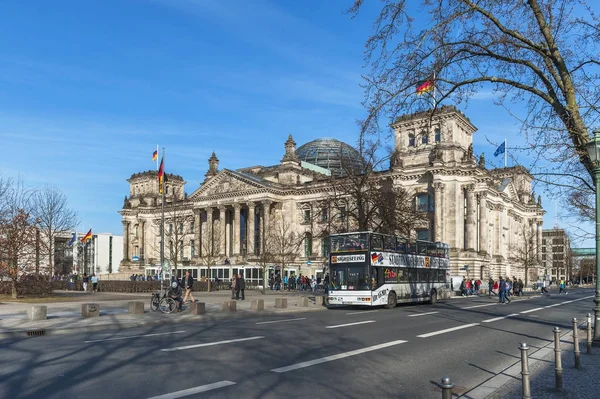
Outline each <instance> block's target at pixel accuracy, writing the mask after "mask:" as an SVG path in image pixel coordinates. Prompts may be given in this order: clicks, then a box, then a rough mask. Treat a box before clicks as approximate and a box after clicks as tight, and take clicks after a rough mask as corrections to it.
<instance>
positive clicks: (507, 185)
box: [497, 177, 519, 200]
mask: <svg viewBox="0 0 600 399" xmlns="http://www.w3.org/2000/svg"><path fill="white" fill-rule="evenodd" d="M497 189H498V191H500V192H501V193H504V194H506V195H507V196H508V197H509V198H510V199H513V200H517V199H518V198H519V195H518V194H517V188H516V187H515V182H514V181H513V179H512V178H510V177H505V178H503V179H502V180H501V181H500V184H499V185H498V186H497Z"/></svg>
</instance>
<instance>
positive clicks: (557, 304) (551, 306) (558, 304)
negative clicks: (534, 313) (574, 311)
mask: <svg viewBox="0 0 600 399" xmlns="http://www.w3.org/2000/svg"><path fill="white" fill-rule="evenodd" d="M560 305H562V303H555V304H554V305H548V306H544V307H545V308H553V307H555V306H560Z"/></svg>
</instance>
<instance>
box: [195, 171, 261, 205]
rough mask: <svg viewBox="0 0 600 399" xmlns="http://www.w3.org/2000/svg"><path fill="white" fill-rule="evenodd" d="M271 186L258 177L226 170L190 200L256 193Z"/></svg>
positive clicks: (205, 184) (202, 187) (204, 185)
mask: <svg viewBox="0 0 600 399" xmlns="http://www.w3.org/2000/svg"><path fill="white" fill-rule="evenodd" d="M271 185H272V183H270V182H268V181H265V180H263V179H261V178H260V177H258V176H252V175H249V174H247V173H243V174H242V173H238V172H233V171H231V170H227V169H224V170H222V171H220V172H219V173H218V174H217V175H216V176H214V177H212V178H211V179H209V180H208V181H207V182H205V183H204V184H203V185H202V186H201V187H200V188H199V189H198V190H196V191H195V192H193V193H192V195H191V196H190V197H189V199H191V200H198V199H201V198H204V197H211V196H214V195H223V194H236V193H247V192H256V191H261V190H267V189H268V188H270V186H271Z"/></svg>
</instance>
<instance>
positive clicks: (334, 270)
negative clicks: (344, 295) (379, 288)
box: [330, 265, 371, 291]
mask: <svg viewBox="0 0 600 399" xmlns="http://www.w3.org/2000/svg"><path fill="white" fill-rule="evenodd" d="M331 276H332V277H331V287H330V288H331V289H332V290H343V291H346V290H347V291H359V290H370V289H371V285H370V280H369V274H368V267H367V266H341V265H340V266H332V267H331Z"/></svg>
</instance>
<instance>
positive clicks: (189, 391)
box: [148, 381, 235, 399]
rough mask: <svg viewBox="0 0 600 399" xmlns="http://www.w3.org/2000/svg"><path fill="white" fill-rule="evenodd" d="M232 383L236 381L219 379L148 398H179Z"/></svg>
mask: <svg viewBox="0 0 600 399" xmlns="http://www.w3.org/2000/svg"><path fill="white" fill-rule="evenodd" d="M230 385H235V382H232V381H219V382H215V383H213V384H206V385H200V386H198V387H194V388H189V389H184V390H182V391H177V392H171V393H166V394H164V395H159V396H153V397H151V398H148V399H177V398H183V397H184V396H190V395H194V394H197V393H201V392H208V391H212V390H213V389H218V388H223V387H228V386H230Z"/></svg>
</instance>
